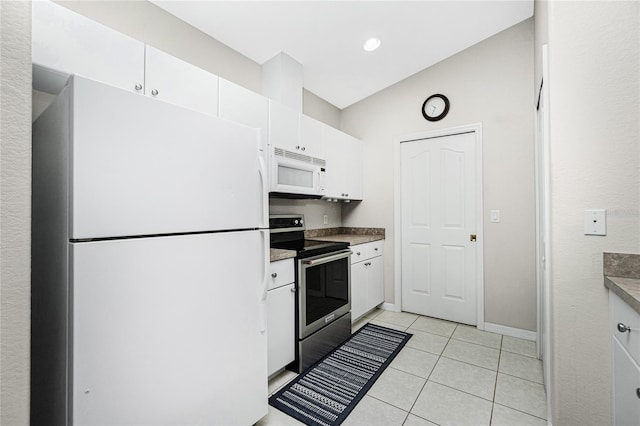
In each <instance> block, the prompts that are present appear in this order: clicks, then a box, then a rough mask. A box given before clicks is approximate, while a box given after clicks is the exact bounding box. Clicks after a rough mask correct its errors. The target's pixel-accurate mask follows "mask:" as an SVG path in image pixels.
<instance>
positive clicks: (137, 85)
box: [136, 83, 142, 91]
mask: <svg viewBox="0 0 640 426" xmlns="http://www.w3.org/2000/svg"><path fill="white" fill-rule="evenodd" d="M136 90H137V91H140V90H142V84H140V83H138V84H136Z"/></svg>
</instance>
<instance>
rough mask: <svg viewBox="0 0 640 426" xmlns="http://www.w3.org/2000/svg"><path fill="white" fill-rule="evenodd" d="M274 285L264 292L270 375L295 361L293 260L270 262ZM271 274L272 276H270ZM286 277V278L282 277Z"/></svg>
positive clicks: (268, 369)
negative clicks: (274, 286) (284, 282)
mask: <svg viewBox="0 0 640 426" xmlns="http://www.w3.org/2000/svg"><path fill="white" fill-rule="evenodd" d="M271 271H272V272H271V276H272V279H273V281H274V283H275V285H277V284H279V283H278V281H281V280H285V281H288V280H290V281H289V283H287V284H284V285H281V286H279V287H276V288H271V289H270V290H269V291H268V292H267V371H268V374H269V376H271V375H272V374H273V373H275V372H276V371H278V370H280V369H281V368H284V367H285V366H286V365H287V364H289V363H291V362H293V360H294V359H295V346H294V344H295V302H296V293H295V284H294V283H293V282H291V281H293V276H294V266H293V259H286V260H280V261H277V262H272V263H271ZM274 275H275V276H274ZM284 277H287V278H284Z"/></svg>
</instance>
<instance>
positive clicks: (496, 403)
mask: <svg viewBox="0 0 640 426" xmlns="http://www.w3.org/2000/svg"><path fill="white" fill-rule="evenodd" d="M494 404H495V405H499V406H501V407H504V408H508V409H510V410H513V411H517V412H518V413H522V414H526V415H527V416H531V417H535V418H536V419H540V420H544V421H547V419H543V418H542V417H540V416H536V415H535V414H531V413H527V412H526V411H522V410H519V409H517V408H513V407H509V406H508V405H504V404H500V403H499V402H494Z"/></svg>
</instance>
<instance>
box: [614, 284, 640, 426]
mask: <svg viewBox="0 0 640 426" xmlns="http://www.w3.org/2000/svg"><path fill="white" fill-rule="evenodd" d="M609 300H610V313H611V328H612V330H611V333H612V337H611V346H612V357H611V360H612V374H613V380H612V386H613V389H612V392H611V398H612V401H611V408H612V411H613V413H612V414H613V424H614V425H620V426H625V425H637V424H640V338H639V337H638V330H640V328H639V327H640V314H638V313H637V312H636V311H634V310H633V309H632V308H631V307H630V306H629V305H627V304H626V303H625V302H624V301H623V300H622V299H621V298H619V297H618V296H617V295H616V294H614V293H613V292H609ZM627 328H628V331H627Z"/></svg>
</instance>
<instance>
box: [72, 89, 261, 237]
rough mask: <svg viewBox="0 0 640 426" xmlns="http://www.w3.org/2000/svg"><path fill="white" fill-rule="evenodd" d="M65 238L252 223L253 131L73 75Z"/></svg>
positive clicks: (257, 214) (255, 222)
mask: <svg viewBox="0 0 640 426" xmlns="http://www.w3.org/2000/svg"><path fill="white" fill-rule="evenodd" d="M72 84H73V86H72V92H73V94H72V101H73V102H72V108H73V121H72V123H73V130H72V148H71V152H72V154H71V159H72V160H71V164H72V170H71V207H72V217H71V238H73V239H82V238H101V237H118V236H133V235H157V234H170V233H182V232H198V231H212V230H231V229H252V228H258V227H261V226H262V225H263V224H264V218H263V217H262V216H263V211H264V209H263V208H262V207H263V206H262V205H261V203H262V200H263V199H264V198H263V183H262V180H261V179H262V178H261V173H260V165H259V160H258V151H257V149H256V146H257V141H258V138H259V131H258V130H256V129H251V128H248V127H245V126H241V125H239V124H235V123H231V122H228V121H226V120H221V119H218V118H216V117H212V116H209V115H206V114H201V113H198V112H195V111H191V110H188V109H184V108H181V107H178V106H176V105H172V104H169V103H166V102H163V101H161V100H157V99H152V98H149V97H146V96H144V95H140V94H136V93H134V92H129V91H125V90H121V89H118V88H115V87H111V86H107V85H104V84H101V83H97V82H95V81H92V80H88V79H85V78H81V77H78V76H75V77H74V79H73V83H72Z"/></svg>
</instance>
